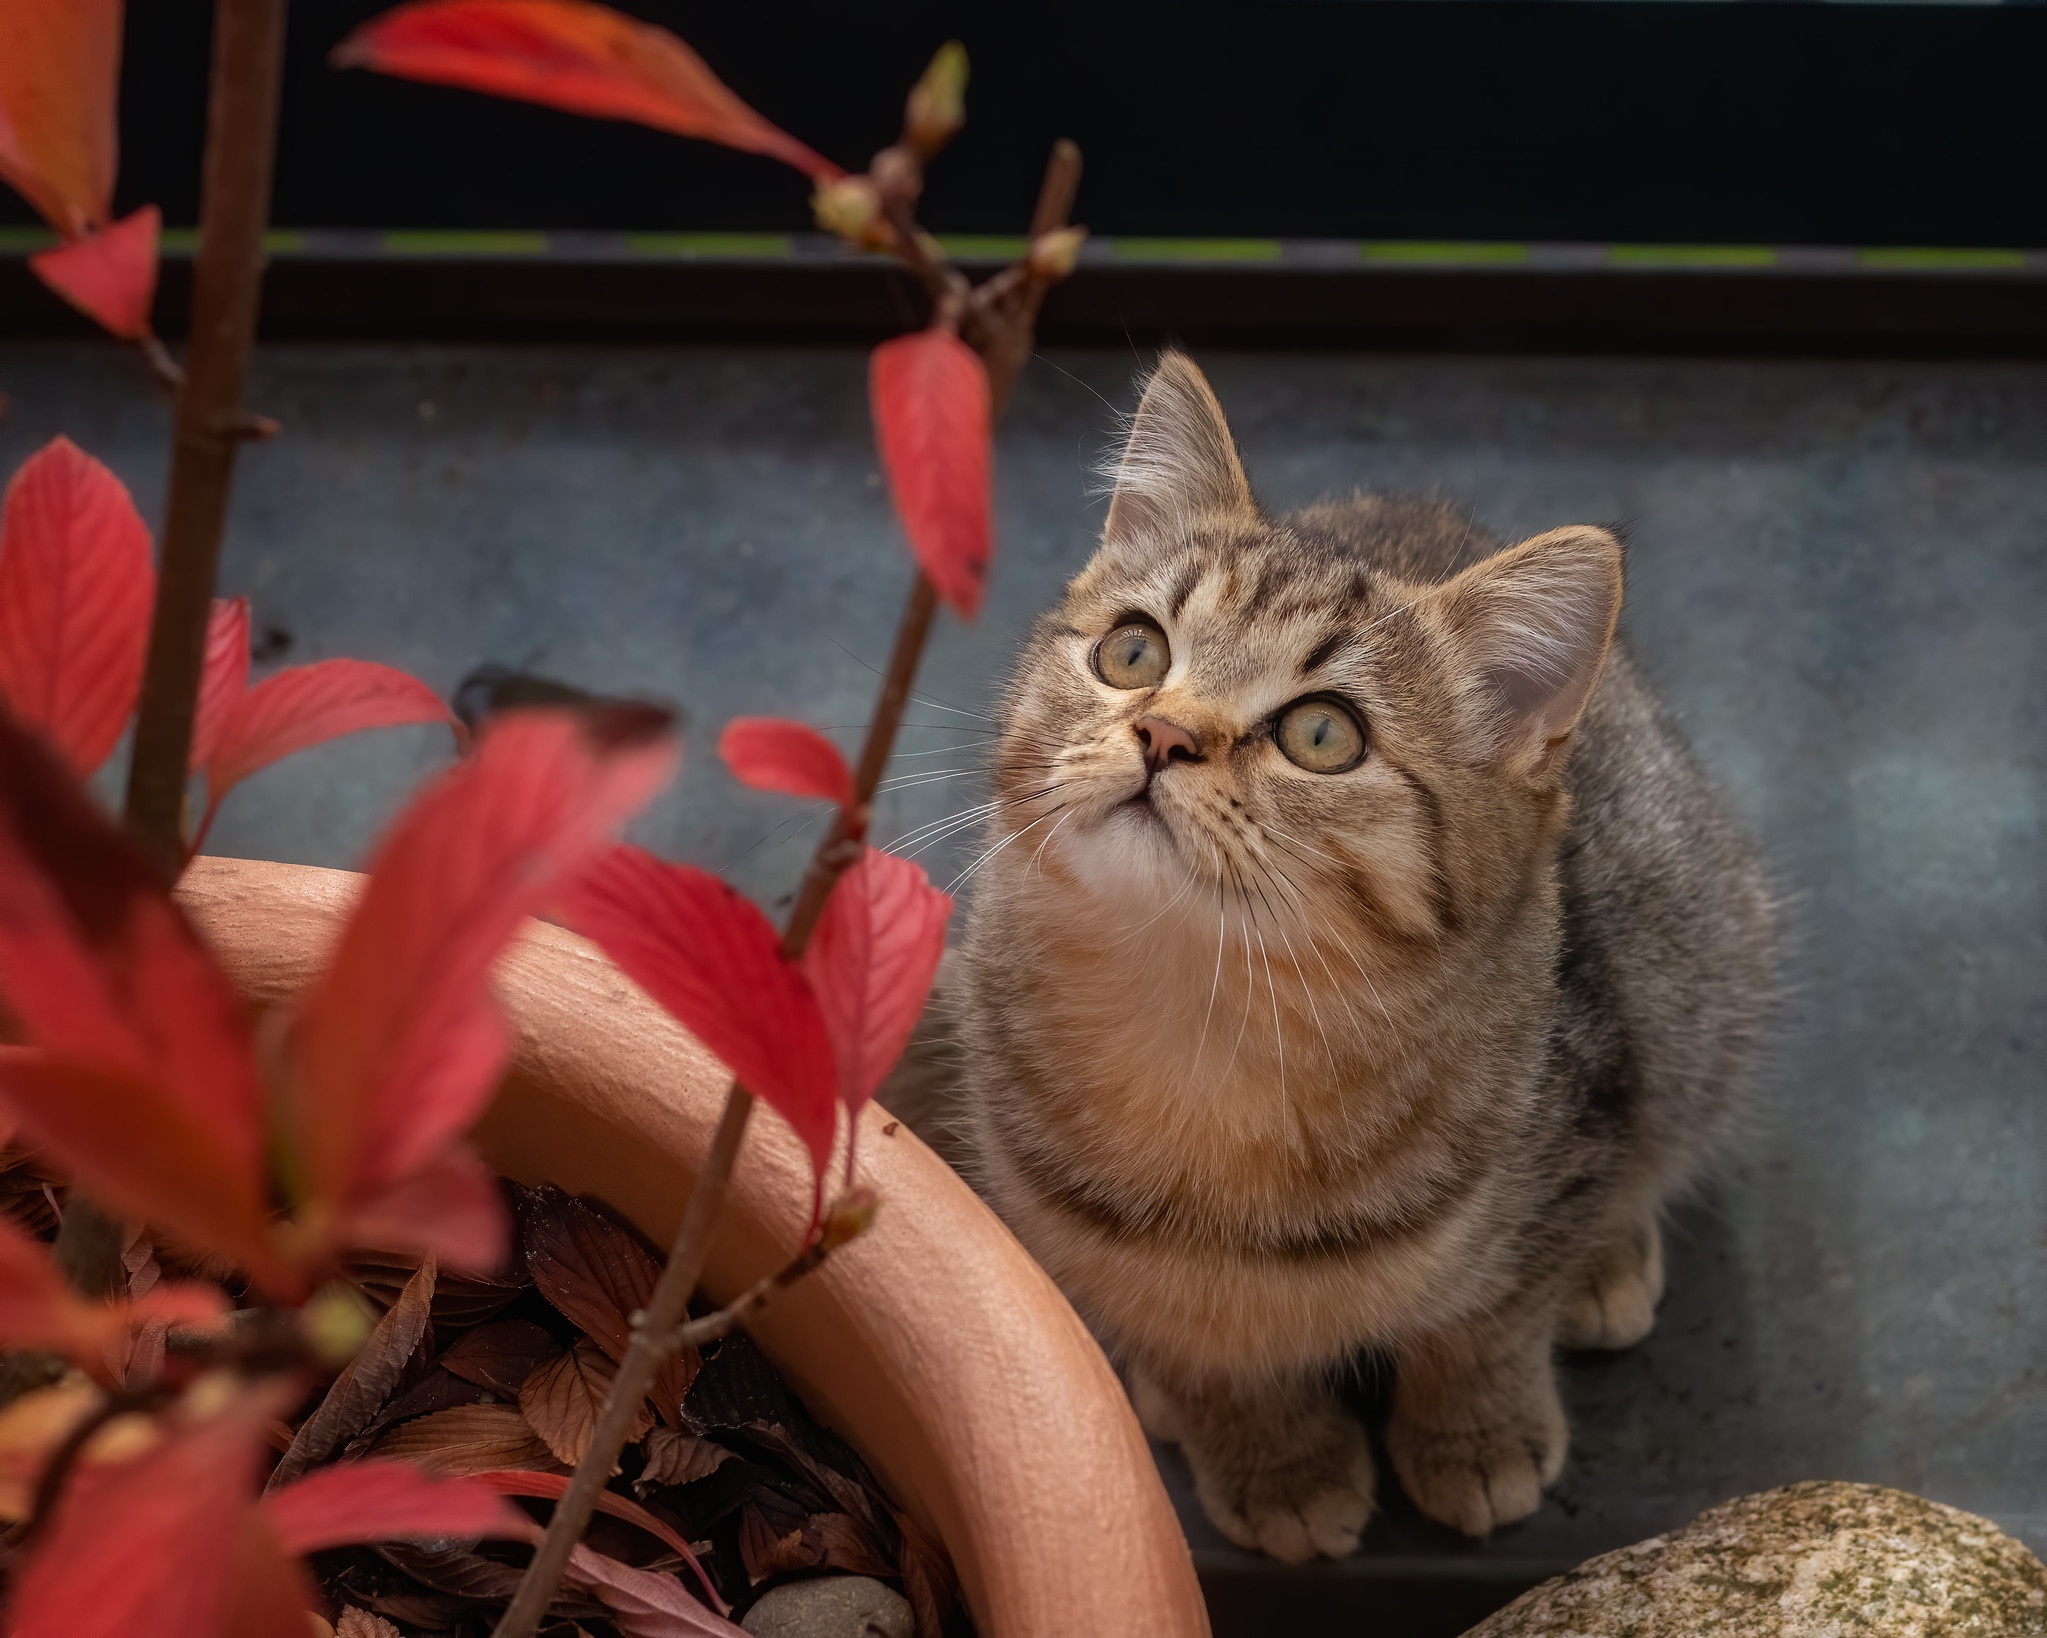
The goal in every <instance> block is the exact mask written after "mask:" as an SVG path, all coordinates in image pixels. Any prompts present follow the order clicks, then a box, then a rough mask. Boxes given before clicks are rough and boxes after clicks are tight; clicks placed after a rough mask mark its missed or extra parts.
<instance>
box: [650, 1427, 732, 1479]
mask: <svg viewBox="0 0 2047 1638" xmlns="http://www.w3.org/2000/svg"><path fill="white" fill-rule="evenodd" d="M645 1449H646V1455H647V1461H646V1465H645V1466H644V1467H643V1468H642V1469H641V1470H640V1477H639V1479H638V1481H637V1483H636V1488H637V1489H638V1490H639V1492H640V1494H641V1495H645V1494H646V1493H647V1492H648V1491H649V1490H653V1489H656V1488H658V1487H660V1486H662V1485H668V1484H695V1483H696V1481H697V1480H699V1479H707V1478H709V1477H710V1476H711V1475H712V1474H713V1473H715V1472H717V1471H718V1469H719V1468H720V1467H722V1466H723V1465H724V1464H725V1463H727V1462H729V1461H732V1460H734V1456H733V1453H732V1452H731V1451H729V1450H727V1449H726V1448H725V1447H724V1446H723V1445H720V1444H713V1443H712V1442H711V1441H710V1440H709V1439H699V1438H698V1437H697V1436H696V1435H695V1434H694V1433H678V1432H677V1431H676V1430H675V1429H674V1428H669V1427H660V1428H655V1429H654V1430H653V1431H652V1432H651V1433H649V1434H648V1435H647V1443H646V1447H645Z"/></svg>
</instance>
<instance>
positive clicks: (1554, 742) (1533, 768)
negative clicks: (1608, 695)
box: [1432, 526, 1622, 774]
mask: <svg viewBox="0 0 2047 1638" xmlns="http://www.w3.org/2000/svg"><path fill="white" fill-rule="evenodd" d="M1621 573H1622V549H1621V543H1620V540H1619V538H1618V537H1617V536H1615V535H1614V534H1612V533H1611V532H1610V531H1608V530H1605V529H1596V528H1591V527H1589V526H1583V527H1579V528H1573V529H1556V530H1552V531H1551V532H1550V533H1549V534H1546V535H1537V536H1536V537H1535V538H1534V539H1533V540H1528V541H1524V542H1522V544H1520V545H1519V546H1516V547H1513V548H1511V549H1510V550H1508V551H1504V552H1501V553H1499V554H1497V555H1496V556H1493V557H1489V558H1487V559H1486V560H1485V561H1484V562H1483V563H1477V564H1474V565H1473V566H1472V567H1471V568H1469V569H1466V570H1465V571H1464V572H1463V573H1462V574H1460V575H1458V576H1457V577H1456V578H1455V579H1454V580H1451V581H1449V582H1447V583H1446V584H1444V585H1443V586H1442V587H1441V588H1440V589H1439V590H1438V591H1436V592H1435V593H1434V594H1433V597H1432V601H1433V602H1434V604H1435V606H1436V612H1437V614H1438V616H1439V618H1440V619H1441V620H1442V621H1443V623H1444V625H1445V626H1446V627H1447V628H1448V630H1449V632H1450V634H1451V637H1452V639H1453V641H1454V642H1455V644H1456V647H1457V652H1458V655H1459V658H1460V660H1461V661H1462V664H1463V667H1464V668H1465V670H1466V672H1467V675H1468V677H1469V679H1470V681H1471V683H1472V685H1473V686H1472V690H1471V692H1472V694H1473V695H1474V696H1475V702H1476V707H1477V710H1478V711H1479V713H1480V715H1481V718H1482V721H1483V731H1484V732H1485V733H1486V734H1487V736H1488V737H1489V739H1490V741H1491V743H1490V745H1489V747H1488V748H1489V750H1490V751H1491V752H1492V754H1493V755H1495V756H1496V757H1498V758H1499V759H1500V760H1501V761H1503V762H1505V763H1506V764H1507V765H1508V766H1510V767H1512V768H1514V769H1515V770H1516V771H1518V772H1523V773H1529V774H1539V773H1542V772H1544V771H1545V770H1546V769H1547V768H1548V767H1549V766H1550V765H1551V764H1552V763H1553V761H1554V760H1555V757H1556V754H1557V752H1558V751H1559V750H1561V749H1562V747H1563V746H1564V745H1565V744H1566V743H1567V742H1568V741H1569V739H1570V737H1571V731H1572V730H1573V729H1574V728H1576V727H1577V726H1578V719H1579V717H1581V716H1582V715H1583V714H1584V711H1585V707H1586V705H1587V703H1588V702H1589V701H1590V700H1591V698H1592V690H1593V689H1594V687H1596V686H1597V685H1598V682H1599V675H1600V672H1601V671H1602V670H1603V669H1604V668H1605V665H1606V657H1607V654H1608V653H1609V652H1610V651H1611V650H1612V648H1613V632H1614V625H1615V622H1617V621H1618V620H1619V618H1620V609H1621Z"/></svg>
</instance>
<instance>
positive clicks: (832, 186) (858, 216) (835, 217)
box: [810, 176, 881, 244]
mask: <svg viewBox="0 0 2047 1638" xmlns="http://www.w3.org/2000/svg"><path fill="white" fill-rule="evenodd" d="M810 209H811V213H812V214H813V215H814V216H816V218H817V225H818V226H819V227H821V228H823V229H824V230H825V232H827V233H836V234H837V235H838V236H839V237H840V238H841V239H846V240H850V241H851V242H852V243H854V244H863V243H865V242H866V241H867V238H868V236H869V235H870V234H871V233H872V232H873V230H874V226H875V224H876V223H877V222H878V221H879V220H880V218H881V195H880V194H879V193H878V192H877V191H876V190H875V186H874V184H873V183H872V182H870V181H869V180H868V179H867V178H866V177H864V176H842V177H840V178H839V179H838V181H836V182H828V183H826V184H825V185H824V186H823V187H821V188H819V189H818V190H817V192H815V193H814V194H812V195H811V196H810Z"/></svg>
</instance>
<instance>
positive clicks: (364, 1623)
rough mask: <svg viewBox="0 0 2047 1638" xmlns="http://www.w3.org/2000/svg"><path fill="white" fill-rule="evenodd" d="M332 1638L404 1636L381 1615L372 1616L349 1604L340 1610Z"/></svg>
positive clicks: (402, 1637)
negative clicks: (339, 1617)
mask: <svg viewBox="0 0 2047 1638" xmlns="http://www.w3.org/2000/svg"><path fill="white" fill-rule="evenodd" d="M334 1638H405V1635H404V1634H403V1633H401V1632H400V1631H399V1630H398V1629H397V1628H396V1627H394V1626H392V1625H391V1623H390V1622H389V1621H386V1620H385V1619H384V1618H383V1617H382V1616H381V1615H372V1614H370V1612H369V1611H368V1610H364V1609H358V1608H356V1606H355V1605H353V1604H350V1605H348V1606H347V1607H346V1608H344V1609H343V1610H342V1612H341V1619H340V1620H339V1621H337V1622H335V1623H334Z"/></svg>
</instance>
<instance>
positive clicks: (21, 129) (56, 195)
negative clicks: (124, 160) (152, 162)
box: [0, 0, 121, 237]
mask: <svg viewBox="0 0 2047 1638" xmlns="http://www.w3.org/2000/svg"><path fill="white" fill-rule="evenodd" d="M120 73H121V0H15V3H13V4H10V5H5V6H0V181H4V182H6V183H7V184H8V185H9V186H10V187H12V188H14V189H15V191H16V192H18V193H20V194H21V196H22V197H23V198H25V199H26V200H27V201H28V202H29V203H30V204H31V205H33V206H35V208H36V209H37V210H38V211H39V212H41V213H42V215H43V217H44V218H45V219H46V220H47V221H48V222H49V223H50V225H51V226H52V227H54V228H55V229H56V230H57V231H58V232H59V233H61V234H64V235H65V236H66V237H72V236H75V235H77V234H81V233H85V232H88V231H90V230H91V229H92V228H95V227H97V226H98V225H99V224H100V223H102V222H104V221H105V220H106V219H107V205H108V201H109V199H110V198H111V197H112V195H113V191H114V167H115V164H116V161H117V156H118V152H119V138H118V134H117V131H116V129H115V123H114V94H115V91H116V90H117V88H118V86H117V82H118V81H119V79H120Z"/></svg>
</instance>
